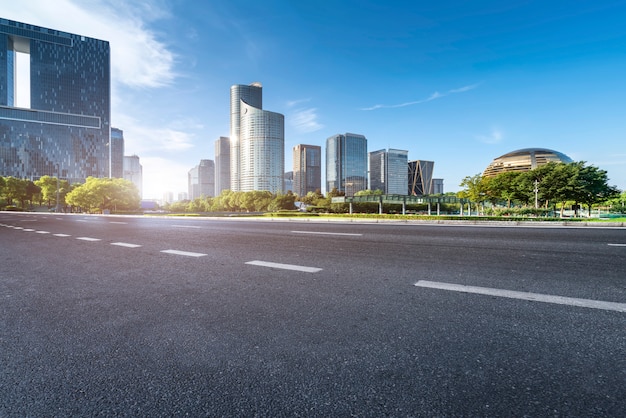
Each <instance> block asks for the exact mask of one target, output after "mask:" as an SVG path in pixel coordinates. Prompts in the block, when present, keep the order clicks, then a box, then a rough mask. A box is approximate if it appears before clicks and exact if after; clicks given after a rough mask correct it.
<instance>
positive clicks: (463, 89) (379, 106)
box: [361, 83, 479, 110]
mask: <svg viewBox="0 0 626 418" xmlns="http://www.w3.org/2000/svg"><path fill="white" fill-rule="evenodd" d="M478 85H479V84H478V83H476V84H471V85H468V86H463V87H460V88H458V89H452V90H448V91H447V92H445V93H439V92H438V91H436V92H434V93H432V94H431V95H430V96H428V97H427V98H425V99H421V100H414V101H411V102H405V103H400V104H394V105H382V104H377V105H374V106H370V107H365V108H362V109H361V110H377V109H397V108H399V107H406V106H413V105H416V104H420V103H426V102H430V101H433V100H437V99H440V98H442V97H446V96H449V95H451V94H458V93H465V92H467V91H470V90H474V89H475V88H476V87H478Z"/></svg>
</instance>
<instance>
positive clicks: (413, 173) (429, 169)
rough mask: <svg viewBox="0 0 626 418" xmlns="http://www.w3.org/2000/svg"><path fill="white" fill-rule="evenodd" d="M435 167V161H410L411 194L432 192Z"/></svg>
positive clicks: (422, 194) (418, 194)
mask: <svg viewBox="0 0 626 418" xmlns="http://www.w3.org/2000/svg"><path fill="white" fill-rule="evenodd" d="M434 168H435V162H434V161H422V160H415V161H409V170H408V173H409V195H411V196H424V195H427V194H429V193H430V191H431V187H432V182H433V171H434Z"/></svg>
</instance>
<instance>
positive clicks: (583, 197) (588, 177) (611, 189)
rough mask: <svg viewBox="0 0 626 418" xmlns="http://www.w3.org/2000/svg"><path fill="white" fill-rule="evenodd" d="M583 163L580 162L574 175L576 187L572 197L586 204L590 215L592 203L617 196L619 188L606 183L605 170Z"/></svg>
mask: <svg viewBox="0 0 626 418" xmlns="http://www.w3.org/2000/svg"><path fill="white" fill-rule="evenodd" d="M583 164H584V163H580V168H579V170H578V172H577V177H576V187H575V189H574V191H573V196H572V197H573V198H574V200H575V201H576V203H578V202H581V203H584V204H586V205H587V209H588V214H589V216H591V208H592V206H593V205H595V204H596V203H600V202H605V201H607V200H608V199H611V198H613V197H616V196H618V195H619V190H618V189H617V187H615V186H609V185H608V176H607V172H606V171H605V170H600V169H599V168H598V167H595V166H584V165H583Z"/></svg>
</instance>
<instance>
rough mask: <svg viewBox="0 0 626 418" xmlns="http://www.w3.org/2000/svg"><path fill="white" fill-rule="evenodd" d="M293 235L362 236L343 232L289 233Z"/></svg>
mask: <svg viewBox="0 0 626 418" xmlns="http://www.w3.org/2000/svg"><path fill="white" fill-rule="evenodd" d="M291 233H293V234H311V235H344V236H348V237H360V236H363V234H348V233H343V232H315V231H291Z"/></svg>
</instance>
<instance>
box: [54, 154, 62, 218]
mask: <svg viewBox="0 0 626 418" xmlns="http://www.w3.org/2000/svg"><path fill="white" fill-rule="evenodd" d="M59 177H61V169H60V167H59V163H57V206H56V209H55V210H54V211H55V212H56V213H59V211H60V210H61V202H60V188H61V184H60V180H59Z"/></svg>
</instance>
